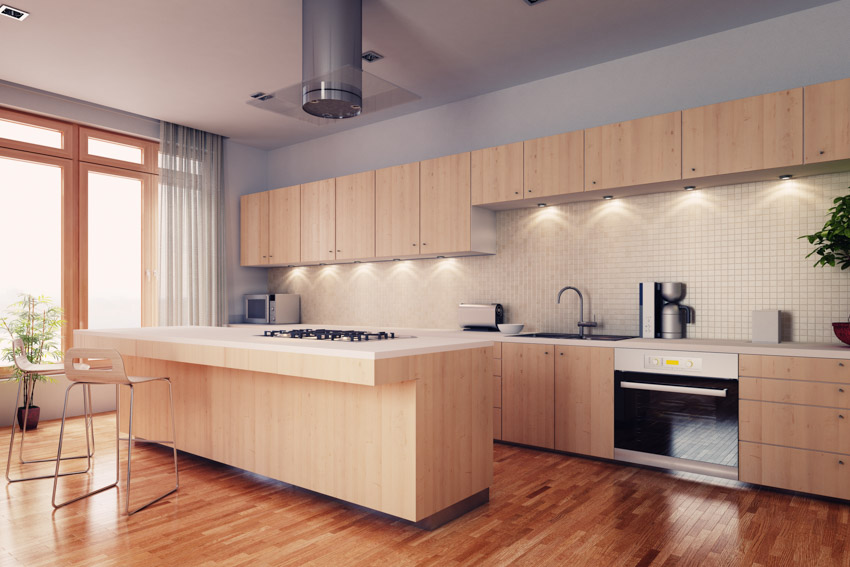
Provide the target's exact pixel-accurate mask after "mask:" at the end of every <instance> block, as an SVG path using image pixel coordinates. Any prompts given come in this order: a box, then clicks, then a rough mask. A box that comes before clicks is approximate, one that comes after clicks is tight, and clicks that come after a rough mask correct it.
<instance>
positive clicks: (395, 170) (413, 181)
mask: <svg viewBox="0 0 850 567" xmlns="http://www.w3.org/2000/svg"><path fill="white" fill-rule="evenodd" d="M420 248H421V246H420V241H419V162H414V163H407V164H404V165H397V166H395V167H387V168H384V169H379V170H377V171H376V172H375V255H376V256H377V257H378V258H400V257H402V256H409V255H412V254H419V249H420Z"/></svg>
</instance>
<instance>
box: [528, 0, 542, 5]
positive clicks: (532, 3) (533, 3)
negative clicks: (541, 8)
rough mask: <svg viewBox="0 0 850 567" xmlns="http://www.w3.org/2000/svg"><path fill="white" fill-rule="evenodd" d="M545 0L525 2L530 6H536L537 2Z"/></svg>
mask: <svg viewBox="0 0 850 567" xmlns="http://www.w3.org/2000/svg"><path fill="white" fill-rule="evenodd" d="M541 2H543V0H525V3H526V4H528V5H529V6H534V5H535V4H540V3H541Z"/></svg>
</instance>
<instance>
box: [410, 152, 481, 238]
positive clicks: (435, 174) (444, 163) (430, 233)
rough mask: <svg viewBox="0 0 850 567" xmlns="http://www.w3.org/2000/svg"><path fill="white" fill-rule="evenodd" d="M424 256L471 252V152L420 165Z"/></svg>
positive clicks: (420, 200) (420, 212)
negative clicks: (463, 251)
mask: <svg viewBox="0 0 850 567" xmlns="http://www.w3.org/2000/svg"><path fill="white" fill-rule="evenodd" d="M419 168H420V169H419V176H420V182H419V191H420V199H419V206H420V209H419V218H420V224H419V231H420V238H421V241H422V247H421V249H420V253H421V254H443V253H447V254H448V253H452V252H458V251H462V250H471V249H472V243H471V238H470V236H471V228H472V222H471V218H472V217H471V214H472V210H471V206H470V200H469V199H470V196H469V195H470V193H469V183H470V155H469V152H465V153H462V154H455V155H451V156H445V157H440V158H435V159H429V160H426V161H422V162H419Z"/></svg>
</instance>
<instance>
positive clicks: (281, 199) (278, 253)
mask: <svg viewBox="0 0 850 567" xmlns="http://www.w3.org/2000/svg"><path fill="white" fill-rule="evenodd" d="M268 210H269V212H268V219H269V220H268V222H269V264H297V263H299V262H300V261H301V186H300V185H294V186H292V187H284V188H282V189H275V190H274V191H269V209H268Z"/></svg>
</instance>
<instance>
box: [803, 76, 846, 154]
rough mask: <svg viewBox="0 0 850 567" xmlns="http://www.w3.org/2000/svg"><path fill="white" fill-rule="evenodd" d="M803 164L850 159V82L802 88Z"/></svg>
mask: <svg viewBox="0 0 850 567" xmlns="http://www.w3.org/2000/svg"><path fill="white" fill-rule="evenodd" d="M804 92H805V96H806V101H805V113H804V115H805V129H806V147H805V161H806V163H818V162H822V161H833V160H839V159H850V79H842V80H840V81H832V82H829V83H820V84H818V85H811V86H808V87H806V88H805V89H804Z"/></svg>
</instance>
